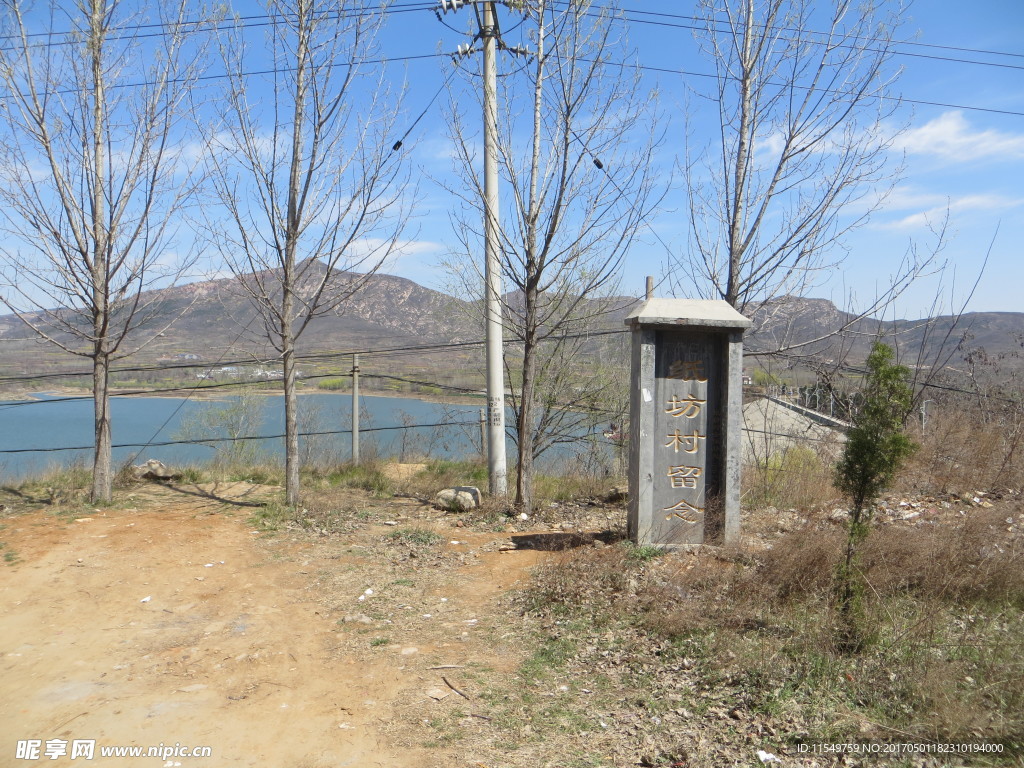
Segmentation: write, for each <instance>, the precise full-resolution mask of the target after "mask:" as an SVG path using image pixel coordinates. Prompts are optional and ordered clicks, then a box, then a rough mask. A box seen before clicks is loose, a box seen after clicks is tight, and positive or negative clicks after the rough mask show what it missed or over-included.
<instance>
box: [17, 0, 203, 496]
mask: <svg viewBox="0 0 1024 768" xmlns="http://www.w3.org/2000/svg"><path fill="white" fill-rule="evenodd" d="M191 13H192V9H191V7H190V6H189V4H188V3H186V2H184V0H178V2H174V3H146V2H138V3H125V2H122V1H121V0H76V2H73V3H67V2H58V0H50V1H49V2H47V3H45V4H42V7H39V8H36V7H34V6H33V4H32V3H30V2H22V0H3V2H0V18H2V20H3V23H4V24H5V31H6V33H7V35H8V36H7V37H6V38H5V40H4V43H3V45H2V46H0V85H2V87H3V89H4V97H3V101H2V102H0V230H2V231H3V234H4V236H3V238H0V271H2V277H0V304H3V305H4V306H5V307H6V308H7V309H9V310H10V311H12V312H14V313H15V314H16V315H17V316H18V317H19V318H20V319H21V320H22V322H24V323H25V325H27V326H28V327H29V328H31V329H32V330H33V331H34V332H35V333H36V334H38V335H39V337H40V338H42V339H44V340H45V341H46V342H48V343H50V344H52V345H53V346H55V347H57V348H58V349H61V350H63V351H64V352H67V353H69V354H72V355H76V356H78V357H82V358H85V359H87V360H88V361H89V362H90V363H91V366H92V389H93V401H94V419H93V423H94V434H95V438H94V440H95V442H94V447H95V451H94V453H95V456H94V459H93V478H92V500H93V501H94V502H96V503H99V502H107V501H109V500H110V497H111V492H112V487H113V479H114V469H113V464H112V459H111V422H110V392H109V380H110V366H111V364H112V363H113V362H115V361H116V360H118V359H121V358H124V357H128V356H129V355H132V354H134V353H136V352H138V351H139V350H140V349H141V348H142V347H144V346H145V345H146V344H148V343H149V342H151V341H152V340H153V339H154V338H156V337H157V335H158V334H159V332H160V331H161V330H162V327H163V325H166V324H167V322H169V321H170V320H172V319H173V318H167V317H164V313H165V310H166V306H165V305H164V302H163V298H164V297H165V296H166V294H162V293H160V292H157V291H152V290H150V289H153V288H162V287H167V286H169V285H172V284H173V283H174V282H176V281H177V279H178V278H180V277H181V276H182V275H183V274H184V273H185V271H186V270H187V269H188V267H189V266H190V263H191V261H192V259H191V258H190V257H185V258H181V257H180V255H179V254H178V253H177V252H176V248H175V246H174V242H173V235H174V227H173V223H174V221H175V217H176V215H177V214H178V212H179V211H180V210H181V208H182V207H183V206H184V205H185V204H186V202H187V201H188V200H189V199H190V197H191V195H192V191H193V187H194V184H195V181H196V180H195V178H194V175H193V173H192V168H191V167H190V163H189V162H188V157H187V155H188V150H189V149H190V147H189V146H188V145H187V144H185V143H184V142H183V141H182V137H183V135H184V134H183V132H182V124H183V122H184V121H185V120H186V119H188V118H190V116H191V110H192V108H193V106H194V104H193V102H192V101H190V98H191V96H190V94H191V92H192V87H193V85H195V83H196V80H197V78H198V76H199V75H200V74H201V68H202V66H203V63H204V56H203V51H202V46H201V45H200V46H198V47H196V46H194V45H193V44H192V42H191V41H192V39H193V35H192V33H193V32H194V31H195V30H196V29H197V27H196V25H195V23H194V22H192V21H189V18H188V17H189V16H190V15H191ZM144 21H146V22H149V21H155V22H157V24H156V25H155V26H157V27H159V28H160V30H161V32H160V34H159V35H152V34H142V30H143V29H145V28H146V27H144V26H141V25H142V24H143V22H144ZM58 26H63V27H66V28H67V32H66V33H65V34H64V35H63V36H60V35H59V33H57V32H56V31H55V29H56V27H58ZM32 307H37V308H38V309H32Z"/></svg>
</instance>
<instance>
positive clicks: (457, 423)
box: [0, 421, 479, 461]
mask: <svg viewBox="0 0 1024 768" xmlns="http://www.w3.org/2000/svg"><path fill="white" fill-rule="evenodd" d="M478 423H479V422H477V421H442V422H438V423H436V424H401V425H397V426H392V427H367V428H365V429H360V430H359V432H360V433H363V432H393V431H395V430H399V429H431V428H435V427H461V426H467V425H476V424H478ZM351 433H352V430H350V429H334V430H323V431H315V432H299V437H315V436H318V435H348V434H351ZM283 437H285V435H283V434H279V435H241V436H237V437H207V438H202V439H199V440H165V441H163V442H159V443H157V442H149V443H118V444H116V445H112V446H110V447H111V448H142V449H146V448H163V447H167V446H171V445H206V444H208V443H230V442H235V441H239V442H244V441H250V440H280V439H281V438H283ZM94 447H95V446H92V445H77V446H68V447H63V448H7V449H3V450H0V454H14V453H56V452H58V451H91V450H93V448H94ZM137 456H138V454H136V457H137ZM133 461H134V459H133Z"/></svg>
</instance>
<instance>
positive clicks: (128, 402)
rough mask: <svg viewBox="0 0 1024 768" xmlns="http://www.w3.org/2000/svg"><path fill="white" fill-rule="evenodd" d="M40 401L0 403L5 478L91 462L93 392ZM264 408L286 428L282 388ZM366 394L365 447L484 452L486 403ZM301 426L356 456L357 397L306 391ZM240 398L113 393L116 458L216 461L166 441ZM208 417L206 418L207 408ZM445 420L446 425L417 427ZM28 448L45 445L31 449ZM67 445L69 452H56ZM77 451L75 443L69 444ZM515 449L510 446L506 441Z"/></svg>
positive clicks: (316, 443) (273, 423) (274, 451)
mask: <svg viewBox="0 0 1024 768" xmlns="http://www.w3.org/2000/svg"><path fill="white" fill-rule="evenodd" d="M36 397H38V399H37V400H25V401H17V402H10V401H7V402H0V482H10V481H12V480H15V479H17V478H19V477H24V476H26V475H30V474H34V473H37V472H39V471H42V470H46V469H48V468H52V467H56V466H67V465H70V464H71V463H73V462H81V463H82V464H84V465H85V466H89V465H91V462H92V451H91V449H90V448H89V447H88V446H90V445H91V444H92V441H93V405H92V399H91V398H89V397H83V398H65V397H56V396H48V395H45V394H40V395H36ZM250 400H255V402H256V404H255V406H253V408H255V412H257V413H258V414H259V418H258V419H257V421H258V422H259V423H258V424H257V425H256V426H255V431H253V432H249V433H248V434H254V435H280V434H283V433H284V408H283V398H282V397H281V396H280V395H269V396H259V397H256V398H251V399H250ZM359 400H360V413H361V417H360V454H361V455H362V456H364V457H366V456H370V455H372V454H374V453H377V454H378V455H380V456H395V457H398V458H403V454H404V456H406V457H409V458H410V459H411V458H412V457H414V456H425V455H429V456H431V457H433V458H465V457H469V456H473V455H477V454H478V453H479V451H480V428H479V418H480V406H478V405H450V404H441V403H432V402H427V401H423V400H413V399H406V398H398V397H373V396H362V397H360V398H359ZM299 403H300V407H299V413H300V427H299V428H300V431H302V432H322V433H330V432H340V434H319V435H313V436H310V437H307V438H304V439H303V445H302V446H301V447H300V452H304V453H305V455H306V456H307V457H310V458H317V459H321V460H324V461H328V462H336V461H345V460H347V459H348V458H350V456H351V433H350V432H348V430H349V429H350V427H351V423H352V422H351V420H352V410H351V409H352V398H351V396H350V395H343V394H303V395H300V397H299ZM237 404H238V399H237V398H231V397H228V398H224V399H223V400H215V401H211V400H186V399H183V398H169V397H114V398H111V422H112V425H113V443H114V445H115V446H123V447H115V448H114V464H115V466H119V465H120V464H121V463H123V462H125V461H128V460H131V461H132V462H133V463H134V464H140V463H142V462H144V461H145V460H146V459H151V458H152V459H159V460H161V461H163V462H165V463H167V464H170V465H177V466H181V465H183V464H203V463H205V462H207V461H209V460H210V459H212V458H214V457H215V456H216V453H217V449H218V446H219V447H220V449H221V450H224V449H225V447H226V446H227V445H228V444H227V443H220V444H210V445H195V444H191V445H161V443H170V442H174V441H177V440H181V439H182V438H183V437H186V436H189V437H194V435H195V433H194V429H195V426H194V425H195V424H196V423H197V422H199V421H203V420H204V418H205V420H206V421H209V415H210V413H211V412H212V411H213V410H215V409H224V408H226V407H231V406H232V405H236V406H237ZM204 413H205V414H206V415H205V417H204V415H203V414H204ZM190 421H191V422H192V424H193V434H192V435H185V434H183V425H184V426H185V427H186V428H187V426H188V423H189V422H190ZM414 425H443V426H414ZM224 434H225V433H224V430H222V429H221V430H218V429H216V428H214V429H212V430H211V429H208V430H207V431H206V432H205V433H203V434H202V436H203V437H215V436H223V435H224ZM251 444H252V445H253V446H254V447H255V448H256V449H257V450H258V451H259V452H261V453H262V454H265V455H267V456H268V457H271V458H274V457H277V458H279V457H281V456H283V454H284V440H283V439H281V438H274V439H261V440H256V441H252V442H251ZM26 449H47V450H45V451H33V452H13V451H25V450H26ZM50 449H62V450H50ZM69 449H71V450H69ZM509 450H510V452H511V445H510V448H509Z"/></svg>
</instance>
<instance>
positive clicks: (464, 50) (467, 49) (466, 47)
mask: <svg viewBox="0 0 1024 768" xmlns="http://www.w3.org/2000/svg"><path fill="white" fill-rule="evenodd" d="M472 52H473V44H472V43H459V47H458V48H456V49H455V56H456V57H457V58H460V59H461V58H462V57H464V56H469V54H471V53H472Z"/></svg>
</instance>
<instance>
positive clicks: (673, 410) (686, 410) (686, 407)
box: [665, 395, 707, 419]
mask: <svg viewBox="0 0 1024 768" xmlns="http://www.w3.org/2000/svg"><path fill="white" fill-rule="evenodd" d="M706 402H707V400H698V399H697V397H696V396H695V395H687V396H686V397H684V398H683V399H682V400H680V399H679V396H678V395H672V399H671V400H669V401H668V408H666V409H665V413H667V414H668V415H669V416H672V417H673V418H678V417H679V416H684V417H686V418H687V419H692V418H694V417H695V416H699V415H700V409H701V406H703V405H704V403H706Z"/></svg>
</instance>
